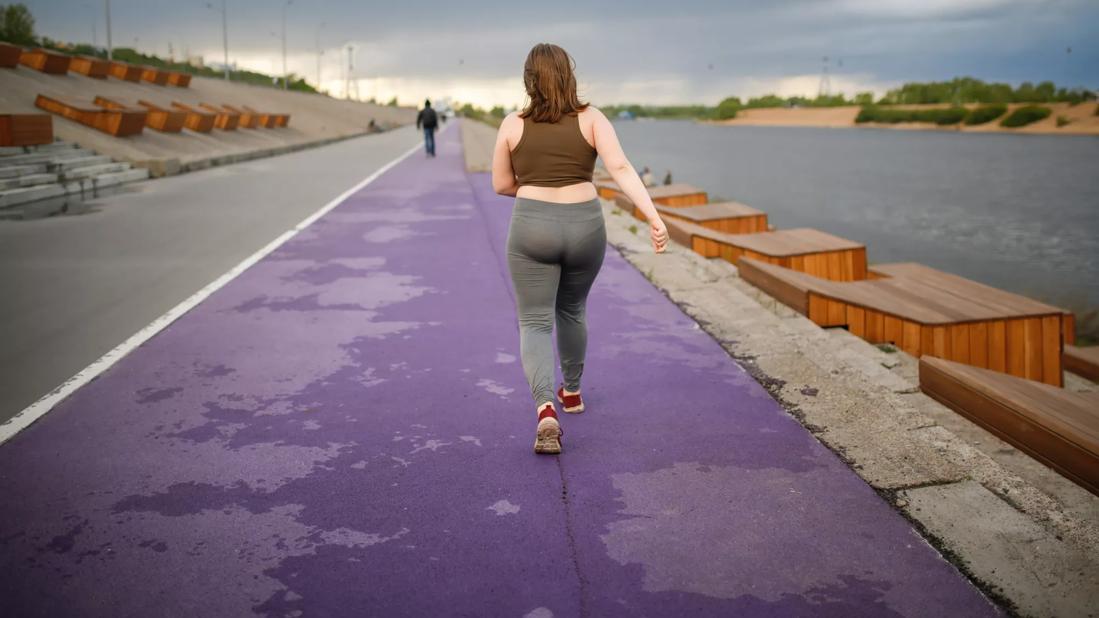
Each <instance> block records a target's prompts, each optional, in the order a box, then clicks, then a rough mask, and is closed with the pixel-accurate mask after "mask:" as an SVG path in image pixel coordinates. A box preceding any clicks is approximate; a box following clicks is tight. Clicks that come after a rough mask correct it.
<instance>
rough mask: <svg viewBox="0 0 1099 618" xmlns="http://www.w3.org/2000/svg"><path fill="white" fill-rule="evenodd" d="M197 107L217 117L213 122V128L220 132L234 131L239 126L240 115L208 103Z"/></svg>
mask: <svg viewBox="0 0 1099 618" xmlns="http://www.w3.org/2000/svg"><path fill="white" fill-rule="evenodd" d="M198 106H199V107H201V108H202V109H204V110H206V111H208V112H213V113H214V114H216V115H217V118H216V119H215V120H214V126H215V127H217V128H219V129H221V130H222V131H236V130H237V125H238V124H240V114H238V113H236V112H231V111H229V110H227V109H225V108H224V107H218V106H217V105H210V104H209V103H199V104H198Z"/></svg>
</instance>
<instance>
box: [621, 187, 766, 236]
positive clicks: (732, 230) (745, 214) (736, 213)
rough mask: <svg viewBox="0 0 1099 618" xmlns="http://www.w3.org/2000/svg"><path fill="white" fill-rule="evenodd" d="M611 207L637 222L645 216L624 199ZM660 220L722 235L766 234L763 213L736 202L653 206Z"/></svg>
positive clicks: (622, 196) (628, 200) (624, 197)
mask: <svg viewBox="0 0 1099 618" xmlns="http://www.w3.org/2000/svg"><path fill="white" fill-rule="evenodd" d="M614 201H615V204H616V205H617V206H618V207H619V208H622V209H623V210H625V211H626V212H630V213H631V214H633V216H634V217H636V218H637V219H639V220H641V221H647V219H645V214H644V213H643V212H641V209H640V208H637V207H636V206H635V205H634V203H633V202H632V201H630V199H629V198H627V197H626V196H625V195H619V196H618V197H616V198H615V199H614ZM653 205H654V206H656V211H657V212H659V213H660V216H661V218H667V217H670V218H673V219H679V220H682V221H686V222H688V223H694V224H695V225H701V226H702V227H705V228H709V229H711V230H715V231H718V232H725V233H726V234H752V233H755V232H766V231H767V213H765V212H762V211H759V210H756V209H755V208H752V207H751V206H746V205H744V204H741V203H740V202H710V203H707V204H699V205H697V206H665V205H664V204H658V203H654V204H653Z"/></svg>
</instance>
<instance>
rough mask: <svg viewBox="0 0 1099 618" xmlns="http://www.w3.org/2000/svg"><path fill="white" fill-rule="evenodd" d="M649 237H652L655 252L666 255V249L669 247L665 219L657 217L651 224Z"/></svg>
mask: <svg viewBox="0 0 1099 618" xmlns="http://www.w3.org/2000/svg"><path fill="white" fill-rule="evenodd" d="M649 236H651V237H652V241H653V250H654V251H656V252H657V253H664V249H665V248H667V246H668V228H667V227H665V225H664V220H663V219H661V218H660V217H657V218H656V219H654V220H653V221H652V222H651V223H649Z"/></svg>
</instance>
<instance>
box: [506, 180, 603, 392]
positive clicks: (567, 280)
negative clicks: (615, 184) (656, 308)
mask: <svg viewBox="0 0 1099 618" xmlns="http://www.w3.org/2000/svg"><path fill="white" fill-rule="evenodd" d="M606 248H607V228H606V227H605V224H604V223H603V208H602V206H601V205H600V203H599V199H598V198H593V199H591V200H589V201H587V202H578V203H569V204H559V203H556V202H544V201H542V200H532V199H528V198H524V197H520V198H516V199H515V209H514V210H513V211H512V213H511V224H510V226H509V228H508V239H507V250H508V270H509V271H510V272H511V281H512V284H513V285H514V286H515V300H516V304H517V305H518V314H519V355H520V358H521V359H522V362H523V372H524V373H525V374H526V376H527V382H528V383H529V384H530V394H531V396H532V397H533V398H534V402H535V404H536V405H537V406H539V407H541V405H542V404H544V403H545V402H547V401H553V400H554V389H553V373H554V372H553V342H552V338H551V337H552V333H553V323H554V318H555V317H556V321H557V352H558V354H560V355H561V373H562V375H563V376H564V379H565V388H567V389H568V390H570V391H578V390H580V375H581V374H582V373H583V372H584V354H585V353H586V352H587V347H588V326H587V324H586V322H585V320H584V313H585V311H584V309H585V303H586V302H587V298H588V291H589V290H591V286H592V283H593V282H594V281H595V276H596V275H597V274H599V268H600V267H601V266H602V265H603V254H604V252H605V251H606Z"/></svg>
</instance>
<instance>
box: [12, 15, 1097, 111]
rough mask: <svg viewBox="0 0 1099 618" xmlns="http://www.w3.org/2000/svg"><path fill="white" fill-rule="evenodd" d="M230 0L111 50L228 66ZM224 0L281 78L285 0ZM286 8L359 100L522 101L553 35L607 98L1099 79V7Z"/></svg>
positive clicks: (312, 68)
mask: <svg viewBox="0 0 1099 618" xmlns="http://www.w3.org/2000/svg"><path fill="white" fill-rule="evenodd" d="M0 1H2V0H0ZM24 2H25V3H26V4H27V6H28V7H29V8H30V9H31V12H32V13H33V14H34V16H35V18H36V22H37V30H38V33H39V34H41V35H46V36H49V37H52V38H55V39H59V40H65V41H85V42H91V41H92V39H93V36H94V37H95V38H96V40H97V42H98V44H99V45H104V44H105V41H106V36H105V18H104V9H103V5H104V2H103V0H31V1H30V2H26V0H24ZM221 2H222V0H210V3H212V4H213V5H214V7H215V8H210V7H209V6H207V4H208V3H207V1H206V0H112V2H111V7H112V39H113V43H114V44H115V45H116V46H128V47H135V46H136V47H137V48H138V49H140V50H142V51H145V52H153V53H156V54H158V55H162V56H167V55H168V54H169V51H171V53H172V54H173V55H174V56H175V57H176V58H180V57H183V56H184V55H185V54H189V55H192V56H203V57H204V58H205V59H206V61H207V62H219V61H220V60H221V58H222V44H221V14H220V12H219V10H217V9H219V8H220V6H221ZM226 2H227V6H228V16H229V20H228V21H229V59H230V62H236V63H238V64H239V65H241V66H244V67H248V68H251V69H255V70H259V71H262V72H266V73H273V74H277V73H280V72H281V70H282V56H281V48H280V45H281V43H280V39H279V37H278V36H277V35H278V34H279V33H280V32H281V29H282V25H281V24H282V21H281V15H282V8H283V5H284V3H283V2H280V1H279V0H226ZM286 15H287V20H286V21H287V25H286V30H287V56H288V59H287V62H288V66H289V70H290V71H292V72H294V73H298V74H300V75H305V76H306V78H307V79H309V81H311V82H314V81H316V79H317V61H318V50H319V51H320V52H322V53H321V54H320V55H319V58H320V60H321V67H320V69H321V76H320V78H321V84H322V87H323V88H324V89H326V90H328V91H330V92H332V93H334V94H337V95H341V96H342V94H343V93H344V88H345V85H344V84H345V82H344V77H345V74H346V68H345V67H346V64H347V51H346V47H347V45H349V44H350V45H353V47H354V52H353V55H354V61H355V70H354V73H353V75H354V78H355V79H356V80H357V83H358V90H359V93H360V95H361V96H362V98H370V97H372V96H374V97H377V98H378V99H381V100H388V99H389V98H391V97H392V96H398V97H399V99H400V101H401V102H402V103H410V104H411V103H413V102H416V101H418V100H420V99H422V98H423V97H425V96H431V97H435V98H438V97H443V96H449V97H452V98H453V99H455V100H459V101H470V102H473V103H476V104H479V105H494V104H500V105H504V106H506V107H507V106H512V105H519V104H521V103H522V101H523V91H522V81H521V77H520V76H521V71H522V65H523V60H524V58H525V56H526V53H527V51H529V49H530V47H531V45H533V44H535V43H538V42H543V41H544V42H553V43H557V44H559V45H561V46H562V47H564V48H565V49H566V50H568V51H569V53H570V54H572V56H573V57H574V58H575V60H576V64H577V74H578V78H579V80H580V87H581V95H582V96H584V97H586V98H588V99H590V100H592V101H593V102H594V103H596V104H609V103H623V102H639V103H708V104H713V103H716V102H717V101H719V100H720V99H722V98H724V97H725V96H729V95H737V96H741V97H749V96H755V95H759V94H764V93H768V92H777V93H779V94H783V95H792V94H805V95H815V94H816V93H817V89H818V86H819V83H820V74H821V69H822V64H823V62H822V58H823V57H825V56H827V57H828V58H829V73H830V76H831V85H832V91H833V92H835V91H837V90H838V91H843V92H845V93H848V94H852V93H854V92H856V91H863V90H872V91H874V92H876V93H879V94H880V93H881V92H884V90H886V89H888V88H890V87H893V86H896V85H899V84H900V83H902V82H905V81H914V80H941V79H949V78H951V77H954V76H959V75H970V76H974V77H978V78H981V79H985V80H993V81H1006V82H1009V83H1013V84H1017V83H1019V82H1022V81H1028V80H1029V81H1035V82H1036V81H1041V80H1046V79H1048V80H1053V81H1054V82H1056V83H1057V84H1058V85H1068V86H1086V87H1090V88H1093V89H1099V36H1097V35H1099V0H772V1H763V0H760V1H757V2H746V1H739V0H728V1H725V2H702V1H696V0H675V1H668V0H663V1H660V2H657V1H652V0H637V1H634V2H610V1H607V2H600V1H598V0H595V1H593V0H589V1H588V2H572V1H570V0H555V1H553V2H540V3H535V2H515V1H514V0H512V1H509V2H504V1H501V0H462V1H461V2H457V1H452V2H445V3H444V2H432V1H430V0H427V1H425V0H416V1H405V2H395V1H393V0H388V1H384V2H371V1H361V0H292V3H291V4H290V5H289V6H287V7H286ZM1070 49H1071V52H1070V51H1069V50H1070Z"/></svg>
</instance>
